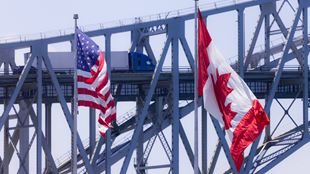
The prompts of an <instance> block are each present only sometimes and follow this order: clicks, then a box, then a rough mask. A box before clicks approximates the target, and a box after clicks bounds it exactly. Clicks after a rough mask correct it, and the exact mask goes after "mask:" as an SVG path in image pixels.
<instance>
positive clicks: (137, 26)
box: [0, 0, 310, 173]
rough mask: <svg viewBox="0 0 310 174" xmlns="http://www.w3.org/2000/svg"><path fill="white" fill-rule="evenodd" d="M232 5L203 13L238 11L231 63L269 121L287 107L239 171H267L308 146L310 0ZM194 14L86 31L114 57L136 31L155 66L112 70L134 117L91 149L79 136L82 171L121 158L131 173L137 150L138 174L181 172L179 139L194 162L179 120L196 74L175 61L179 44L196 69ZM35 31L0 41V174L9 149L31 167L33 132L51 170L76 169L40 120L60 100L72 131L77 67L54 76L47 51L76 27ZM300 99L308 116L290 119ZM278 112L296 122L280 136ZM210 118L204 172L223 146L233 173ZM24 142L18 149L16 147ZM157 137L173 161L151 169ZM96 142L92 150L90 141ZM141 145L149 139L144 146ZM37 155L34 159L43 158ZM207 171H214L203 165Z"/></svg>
mask: <svg viewBox="0 0 310 174" xmlns="http://www.w3.org/2000/svg"><path fill="white" fill-rule="evenodd" d="M226 2H228V3H224V4H222V3H217V4H213V6H210V5H207V6H204V5H202V6H201V7H202V8H201V9H202V11H203V15H204V16H205V18H206V19H208V17H209V16H216V15H217V14H221V13H225V12H229V11H236V12H237V14H238V25H237V27H238V33H237V34H238V60H237V63H234V64H232V66H233V67H234V68H235V70H236V71H237V72H238V73H239V74H240V75H241V76H242V77H244V79H245V81H246V82H247V83H248V85H249V86H250V88H251V89H252V90H253V92H254V93H255V94H256V95H257V97H258V98H260V99H265V110H266V111H267V112H268V113H270V117H271V120H272V121H273V117H276V115H273V113H272V112H271V109H272V107H273V106H274V105H272V103H278V104H279V105H280V106H281V108H282V109H283V111H284V115H283V116H282V115H281V116H279V117H280V121H278V122H272V123H271V124H272V126H270V127H267V128H266V131H265V133H264V134H262V135H261V138H260V139H261V141H256V142H255V143H254V144H253V145H252V147H251V150H250V152H249V154H246V155H247V159H246V162H245V164H244V166H243V168H242V170H241V173H265V172H266V171H269V170H270V169H271V168H273V167H274V166H275V165H277V164H278V163H280V162H281V161H283V160H284V159H285V158H286V157H288V156H289V155H291V154H293V153H294V152H295V151H296V150H298V149H299V148H302V147H303V145H304V144H306V143H308V142H309V123H308V107H309V106H308V98H309V93H308V88H309V82H308V81H309V80H308V78H309V77H308V53H309V49H308V47H309V45H308V42H309V36H308V13H307V10H308V7H309V5H310V3H309V2H308V1H307V0H299V1H297V0H296V1H288V0H278V1H276V0H248V1H226ZM292 4H293V5H292ZM294 5H295V6H294ZM284 6H289V7H292V11H293V14H294V16H292V18H293V19H294V21H293V23H290V24H289V26H286V25H287V24H286V23H287V22H286V20H287V19H285V18H282V17H281V15H280V13H281V10H282V8H283V7H284ZM251 7H257V8H259V10H260V15H259V19H258V22H257V26H256V28H255V30H254V33H253V37H252V40H251V42H250V46H249V47H247V48H246V46H245V34H244V33H245V30H246V29H247V28H246V26H245V24H244V17H245V15H246V13H245V10H246V9H247V8H251ZM193 17H194V15H193V13H192V12H191V11H190V12H187V11H182V10H181V11H176V12H171V13H166V15H164V14H161V15H156V17H150V18H149V19H148V20H146V18H135V19H134V20H131V21H129V22H126V21H124V22H122V23H119V24H117V25H112V26H108V27H106V26H104V25H101V26H100V27H99V28H95V29H87V27H85V28H84V31H85V32H86V34H88V35H89V36H105V43H106V44H105V47H106V48H105V51H106V57H107V59H108V62H109V58H110V52H111V39H112V38H111V36H113V35H114V34H116V33H121V32H130V33H131V36H132V37H131V43H132V45H131V47H130V48H129V49H130V50H131V51H141V50H143V49H145V50H146V53H147V54H148V56H149V57H151V58H152V59H153V60H154V61H155V62H156V63H157V66H156V68H155V71H154V72H148V73H140V74H139V73H132V72H131V73H128V72H126V73H116V72H114V73H113V72H112V77H111V79H112V88H113V94H114V96H115V98H116V99H117V101H118V102H122V101H136V105H137V107H136V113H135V114H132V115H131V116H130V117H128V120H125V121H124V122H123V124H121V125H119V126H118V127H116V128H115V129H114V130H113V131H112V132H111V138H110V139H108V141H105V140H104V139H102V138H99V139H98V140H96V137H95V134H90V138H89V143H88V144H86V145H85V144H83V142H82V140H81V138H78V149H79V152H80V153H79V158H78V160H79V162H78V164H79V165H78V168H79V169H80V172H87V173H98V172H102V171H106V173H111V165H113V164H114V163H116V162H117V161H119V160H121V159H122V158H125V160H124V162H123V165H122V168H121V171H120V172H121V173H126V172H127V170H128V166H129V162H130V161H131V160H132V156H133V153H134V151H136V158H137V159H139V160H137V163H135V166H134V167H135V170H136V172H137V173H146V172H147V171H148V170H153V169H158V168H168V169H169V170H168V171H169V172H172V173H181V171H179V163H180V161H179V144H183V145H184V147H185V149H186V155H187V156H188V158H189V159H190V162H191V164H192V165H193V163H192V162H193V160H192V159H193V152H192V147H191V145H190V142H189V140H188V136H189V135H188V134H187V132H186V131H185V130H184V128H183V126H184V125H183V124H184V123H183V124H182V123H181V121H180V120H181V119H182V118H184V117H186V116H187V115H189V113H190V112H191V111H192V110H193V107H194V106H193V103H192V100H193V90H194V88H193V75H192V73H191V71H188V72H184V71H182V69H181V68H180V66H179V58H180V56H179V48H181V49H183V51H184V53H185V55H186V58H187V61H188V64H189V65H190V67H193V56H192V55H193V54H192V53H193V52H192V50H191V49H190V46H189V43H188V41H187V36H186V35H185V21H190V20H193ZM82 29H83V27H82ZM262 33H263V34H262ZM155 35H166V41H165V44H164V46H163V50H162V53H161V55H160V57H155V56H154V53H153V50H152V46H151V45H150V44H149V39H150V38H152V37H153V36H155ZM260 35H263V38H264V45H263V49H262V50H259V51H257V49H256V46H257V44H258V39H259V37H260ZM275 35H277V36H279V35H280V36H281V37H282V40H281V42H280V43H278V44H272V38H273V36H275ZM39 36H40V37H38V38H28V37H26V38H24V37H19V38H18V39H17V40H16V39H15V40H5V41H1V43H0V54H1V61H0V63H1V65H2V64H3V66H4V73H3V75H1V76H0V80H1V86H0V87H1V88H0V89H1V91H0V98H1V104H3V105H4V106H5V109H4V111H3V113H2V115H1V118H0V130H3V131H4V132H5V134H4V143H5V146H4V148H5V150H4V151H5V153H4V154H3V155H1V156H0V157H1V158H0V164H1V170H2V172H3V173H8V172H9V171H8V166H9V165H10V161H11V158H12V154H13V153H16V154H17V158H18V160H19V161H20V165H19V171H20V172H21V173H28V172H29V171H28V170H29V158H30V157H29V155H28V151H29V148H31V144H33V141H34V140H33V137H34V136H36V139H37V154H40V153H41V151H42V149H43V151H44V154H45V157H46V162H45V163H46V165H45V166H46V169H45V170H46V172H53V173H68V172H70V159H67V160H64V161H62V162H61V163H57V164H56V163H55V161H56V160H55V157H54V156H53V154H52V153H51V150H50V149H51V147H50V141H51V139H50V136H49V134H48V132H49V131H50V130H49V129H46V130H45V133H44V134H43V130H42V123H41V122H42V121H40V120H41V119H40V118H42V115H43V114H42V110H40V107H39V106H42V104H45V105H46V106H47V108H49V107H48V106H49V105H50V104H51V103H60V104H61V107H62V110H63V112H64V115H65V117H66V120H67V123H68V126H69V127H70V128H71V127H72V124H73V121H72V118H71V112H70V109H69V108H68V105H67V103H70V102H71V100H72V94H73V92H72V90H73V88H72V72H71V73H70V72H69V71H70V70H68V72H65V73H64V74H58V73H57V71H56V70H55V69H53V68H52V67H51V64H50V61H49V57H48V49H47V47H48V45H49V44H52V43H59V42H64V41H72V40H73V35H72V33H71V34H66V32H60V33H59V34H57V35H51V36H49V35H47V34H40V35H39ZM180 43H181V44H180ZM179 44H180V45H179ZM26 47H27V48H31V56H30V58H29V59H28V61H27V62H26V63H25V68H24V70H23V71H22V73H21V74H20V75H14V74H13V75H12V74H10V72H9V67H11V68H14V66H16V64H15V59H14V51H15V50H16V49H20V48H26ZM168 51H171V67H169V70H170V71H168V72H166V71H164V67H163V63H164V60H165V58H166V57H167V52H168ZM246 51H247V52H246ZM166 59H167V58H166ZM34 60H37V61H36V62H37V64H38V65H40V62H42V63H41V64H43V65H45V66H46V68H47V71H46V72H45V71H43V73H42V76H41V75H40V74H41V73H40V72H42V69H41V68H38V71H37V73H35V74H31V73H29V71H30V66H31V65H32V62H33V61H34ZM291 60H295V61H296V62H297V65H295V66H290V65H287V62H289V61H291ZM38 67H40V66H38ZM190 67H189V68H190ZM33 86H35V87H33ZM283 98H285V99H292V105H290V106H289V107H288V108H285V107H284V106H282V104H281V102H280V101H279V100H280V99H283ZM296 99H302V108H303V113H302V114H301V115H296V116H295V115H294V116H292V115H291V114H290V112H289V110H290V109H291V107H292V106H293V107H296V106H294V105H293V103H294V102H295V101H296ZM182 100H187V101H188V103H187V104H185V105H181V104H180V103H181V102H180V101H182ZM200 102H201V101H200ZM34 103H35V104H36V105H37V106H38V107H36V108H33V106H32V104H34ZM14 104H18V105H19V111H18V110H17V109H16V108H14V107H15V105H14ZM47 110H48V109H47ZM10 111H14V112H15V114H13V115H12V114H10V113H11V112H10ZM44 115H45V116H46V117H47V118H48V116H50V115H51V112H46V114H44ZM204 115H206V113H204ZM28 116H29V117H28ZM90 117H94V112H90ZM295 117H302V120H303V121H302V122H301V123H299V122H297V121H295V120H294V119H296V118H295ZM282 118H283V119H284V118H288V119H290V120H291V122H292V124H293V125H294V128H292V129H291V130H287V131H284V132H279V130H278V127H280V126H281V123H282V121H281V120H282ZM12 119H17V122H18V124H17V126H12V121H10V120H12ZM47 120H48V119H47ZM213 124H214V127H215V129H216V131H217V133H218V136H219V144H218V147H217V148H216V149H217V151H216V152H215V154H214V157H213V160H212V161H211V163H210V165H208V164H207V163H206V162H205V161H202V166H201V168H200V172H201V173H207V172H208V173H213V172H214V170H216V167H217V166H216V164H217V163H220V162H219V160H218V159H219V153H218V152H219V151H220V150H221V149H223V150H224V153H225V155H226V157H227V160H228V162H229V164H230V165H231V169H227V172H233V173H237V172H236V171H235V169H234V166H233V163H232V162H231V157H230V154H229V153H227V152H228V150H227V147H228V146H227V142H226V137H225V135H224V134H223V132H222V128H221V126H220V125H219V124H218V123H217V122H216V121H214V120H213ZM46 125H47V126H46V127H50V126H49V123H46ZM21 127H23V128H25V127H28V128H29V129H32V128H34V129H35V134H34V135H30V134H29V132H27V131H23V132H20V131H19V128H21ZM94 127H95V125H94V122H92V123H91V124H90V126H89V129H92V131H90V132H94V130H93V129H94ZM167 127H172V131H171V132H172V133H171V142H168V141H166V140H165V139H166V136H167V135H165V134H163V132H162V130H164V129H165V128H167ZM202 127H204V128H205V129H204V130H206V131H208V129H213V128H211V127H207V124H204V125H203V126H202ZM2 128H4V129H2ZM10 130H13V131H14V132H13V134H12V133H11V132H12V131H11V132H10ZM37 132H39V133H37ZM40 132H41V133H40ZM126 132H130V134H129V135H128V137H127V138H124V141H121V142H120V143H117V144H116V143H115V139H116V138H117V137H119V136H122V135H124V134H125V133H126ZM274 132H276V133H277V134H274ZM205 133H206V132H203V133H202V134H203V135H202V136H203V137H205ZM179 136H180V138H179ZM179 139H181V141H179ZM28 140H29V141H28ZM203 140H205V139H203ZM18 141H19V146H20V147H17V146H16V145H17V143H18ZM155 141H159V142H160V143H161V146H162V148H163V149H164V152H165V153H166V154H164V155H166V156H167V157H168V160H167V161H165V163H163V164H161V165H152V164H151V163H149V162H148V157H149V155H150V154H151V151H152V147H153V145H152V144H153V143H154V142H155ZM181 142H182V143H181ZM205 142H206V140H205V141H204V143H202V146H206V144H207V143H205ZM95 143H96V146H94V144H95ZM143 144H144V145H146V147H145V148H144V147H143ZM147 144H149V145H147ZM41 148H42V149H41ZM203 149H206V148H203ZM68 150H69V148H68ZM90 154H91V155H90ZM205 155H206V151H202V158H203V159H205V157H204V156H205ZM39 156H40V155H39ZM36 159H37V160H38V159H39V157H37V158H36ZM41 165H42V163H41V162H38V163H37V167H38V168H40V167H41ZM207 168H209V169H208V170H207Z"/></svg>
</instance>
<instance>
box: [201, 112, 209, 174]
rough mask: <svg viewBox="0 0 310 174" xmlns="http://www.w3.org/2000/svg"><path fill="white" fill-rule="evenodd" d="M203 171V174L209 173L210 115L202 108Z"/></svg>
mask: <svg viewBox="0 0 310 174" xmlns="http://www.w3.org/2000/svg"><path fill="white" fill-rule="evenodd" d="M201 153H202V154H201V169H202V173H203V174H207V172H208V114H207V111H206V110H205V109H204V108H203V107H201Z"/></svg>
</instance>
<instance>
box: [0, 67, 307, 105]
mask: <svg viewBox="0 0 310 174" xmlns="http://www.w3.org/2000/svg"><path fill="white" fill-rule="evenodd" d="M274 74H275V72H273V71H266V72H264V71H250V72H246V73H245V78H244V79H245V81H246V83H247V84H248V86H249V87H250V88H251V90H252V91H253V92H254V94H255V95H256V96H257V98H260V99H265V97H266V95H267V92H268V90H269V88H270V87H271V85H272V82H273V78H274ZM18 78H19V75H14V74H8V75H3V74H2V75H0V99H7V98H10V96H11V94H12V92H13V90H14V88H15V86H16V83H17V81H18ZM43 78H44V82H43V85H44V86H43V100H44V101H46V100H48V101H49V102H55V103H57V102H58V98H57V94H56V90H55V89H54V87H53V85H52V82H51V79H50V77H49V75H48V74H44V75H43ZM57 79H58V81H59V83H60V84H61V88H62V90H63V92H64V96H65V98H66V100H67V101H68V102H71V100H72V94H73V78H72V72H67V73H59V74H57ZM151 79H152V73H151V72H143V73H137V72H135V73H133V72H113V73H112V91H113V96H114V97H115V98H116V100H117V101H136V97H137V96H139V94H141V93H140V92H144V91H145V90H147V89H148V88H149V84H150V81H151ZM301 79H302V71H301V70H298V69H294V70H286V71H284V72H283V75H282V77H281V81H280V84H279V86H278V90H277V93H276V97H277V98H294V97H295V95H296V93H297V92H298V91H299V90H302V83H301ZM170 81H171V73H170V72H162V73H161V75H160V79H159V82H158V85H157V88H156V95H158V96H167V95H168V92H169V88H170ZM35 83H36V75H35V74H29V75H28V77H27V79H26V81H25V83H24V86H23V90H22V91H23V92H22V93H21V94H20V95H19V97H18V99H17V102H18V101H19V100H20V99H25V98H33V97H34V96H35V94H36V85H35ZM179 83H180V100H192V99H193V96H194V95H193V92H194V83H193V74H192V73H191V72H190V71H186V72H180V81H179ZM141 90H142V91H141ZM298 97H302V93H300V96H298ZM3 101H4V100H0V103H1V104H3Z"/></svg>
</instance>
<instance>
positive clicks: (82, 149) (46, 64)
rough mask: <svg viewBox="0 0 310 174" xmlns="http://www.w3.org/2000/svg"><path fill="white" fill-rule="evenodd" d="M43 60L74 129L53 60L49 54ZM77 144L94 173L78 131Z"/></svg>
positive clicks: (87, 166) (70, 125)
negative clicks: (52, 63)
mask: <svg viewBox="0 0 310 174" xmlns="http://www.w3.org/2000/svg"><path fill="white" fill-rule="evenodd" d="M43 60H44V63H45V66H46V68H47V70H48V72H49V74H50V77H51V79H52V82H53V85H54V87H55V89H56V92H57V94H58V99H59V102H60V104H61V107H62V110H63V112H64V115H65V117H66V121H67V123H68V125H69V127H70V130H71V131H73V118H72V115H71V114H70V111H69V109H68V106H67V103H66V100H65V98H64V94H63V93H62V90H61V88H60V85H59V82H58V80H57V78H56V74H55V72H54V71H53V69H52V65H51V62H50V60H49V59H48V56H47V55H45V56H43ZM77 146H78V149H79V152H80V155H81V156H82V159H83V162H84V164H85V167H86V169H87V172H88V173H90V174H93V173H94V171H93V168H92V166H91V165H90V162H89V159H88V158H87V153H86V151H85V149H84V146H83V143H82V140H81V138H80V135H79V134H78V133H77Z"/></svg>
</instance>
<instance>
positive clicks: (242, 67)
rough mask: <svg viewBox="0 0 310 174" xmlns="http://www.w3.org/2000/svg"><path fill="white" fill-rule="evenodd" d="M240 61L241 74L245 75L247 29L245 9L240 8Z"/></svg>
mask: <svg viewBox="0 0 310 174" xmlns="http://www.w3.org/2000/svg"><path fill="white" fill-rule="evenodd" d="M237 11H238V62H239V75H240V77H241V78H243V77H244V56H245V54H244V50H245V31H244V9H243V8H241V9H238V10H237Z"/></svg>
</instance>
